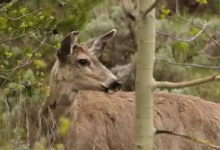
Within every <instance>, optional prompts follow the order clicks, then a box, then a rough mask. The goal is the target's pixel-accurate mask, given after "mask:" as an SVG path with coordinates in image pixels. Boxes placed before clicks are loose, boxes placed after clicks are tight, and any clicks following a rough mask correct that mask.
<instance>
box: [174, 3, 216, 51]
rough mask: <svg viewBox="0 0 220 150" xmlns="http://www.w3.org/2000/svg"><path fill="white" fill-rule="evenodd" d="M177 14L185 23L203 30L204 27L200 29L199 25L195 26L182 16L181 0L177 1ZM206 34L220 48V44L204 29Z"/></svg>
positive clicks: (191, 21)
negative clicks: (180, 10) (180, 11)
mask: <svg viewBox="0 0 220 150" xmlns="http://www.w3.org/2000/svg"><path fill="white" fill-rule="evenodd" d="M176 14H177V16H178V17H179V18H180V19H182V20H184V21H186V22H188V23H190V24H191V25H193V26H194V27H196V28H198V29H200V30H202V27H200V26H199V25H197V24H195V23H194V22H193V20H188V19H186V18H184V17H183V16H181V15H180V13H179V0H176ZM204 33H205V34H206V35H207V36H208V37H209V39H210V40H211V41H212V42H214V43H215V44H216V45H217V46H219V47H220V44H219V43H218V42H217V41H216V40H215V39H214V38H213V37H212V36H211V35H210V34H209V33H208V32H207V31H206V30H205V29H204Z"/></svg>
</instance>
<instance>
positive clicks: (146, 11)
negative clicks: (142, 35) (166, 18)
mask: <svg viewBox="0 0 220 150" xmlns="http://www.w3.org/2000/svg"><path fill="white" fill-rule="evenodd" d="M159 1H160V0H155V1H154V3H153V4H152V5H151V6H150V7H149V8H148V9H147V10H145V12H144V14H143V19H145V18H146V16H147V14H148V13H149V12H151V10H153V9H154V8H155V7H156V6H157V4H158V3H159Z"/></svg>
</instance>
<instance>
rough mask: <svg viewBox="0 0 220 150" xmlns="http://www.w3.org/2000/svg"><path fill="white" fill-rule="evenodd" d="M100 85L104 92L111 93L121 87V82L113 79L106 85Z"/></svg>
mask: <svg viewBox="0 0 220 150" xmlns="http://www.w3.org/2000/svg"><path fill="white" fill-rule="evenodd" d="M101 86H102V88H103V91H104V92H105V93H109V94H112V93H115V92H118V91H119V90H120V89H121V87H122V83H121V82H120V81H113V82H111V84H109V85H106V84H104V83H103V84H102V85H101Z"/></svg>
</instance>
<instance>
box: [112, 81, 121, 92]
mask: <svg viewBox="0 0 220 150" xmlns="http://www.w3.org/2000/svg"><path fill="white" fill-rule="evenodd" d="M121 87H122V82H121V81H119V80H112V81H111V82H110V84H109V89H110V90H113V91H116V92H117V91H119V90H120V89H121Z"/></svg>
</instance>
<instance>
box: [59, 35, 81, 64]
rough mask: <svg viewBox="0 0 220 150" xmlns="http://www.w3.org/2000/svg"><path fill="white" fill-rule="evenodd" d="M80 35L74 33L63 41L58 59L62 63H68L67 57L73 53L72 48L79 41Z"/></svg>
mask: <svg viewBox="0 0 220 150" xmlns="http://www.w3.org/2000/svg"><path fill="white" fill-rule="evenodd" d="M78 34H79V32H78V31H73V32H71V33H69V34H68V35H67V36H66V37H65V38H64V39H63V40H62V42H61V47H60V49H58V50H57V57H58V59H59V60H60V61H61V62H66V60H67V56H68V55H69V54H70V53H71V51H72V48H73V46H74V44H75V43H76V41H77V35H78Z"/></svg>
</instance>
